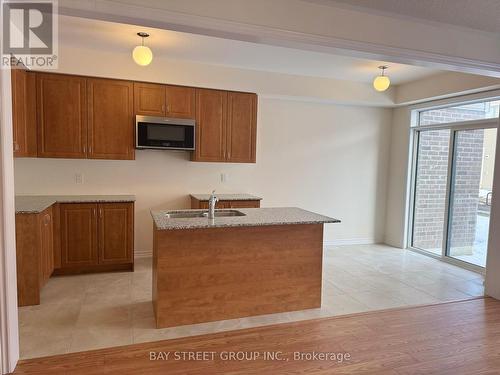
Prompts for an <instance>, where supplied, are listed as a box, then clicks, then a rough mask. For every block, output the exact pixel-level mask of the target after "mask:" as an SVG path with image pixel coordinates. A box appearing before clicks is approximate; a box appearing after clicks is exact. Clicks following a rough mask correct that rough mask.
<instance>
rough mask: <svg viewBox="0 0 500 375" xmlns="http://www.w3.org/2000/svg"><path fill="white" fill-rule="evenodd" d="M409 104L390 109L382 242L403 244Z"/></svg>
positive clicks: (408, 161)
mask: <svg viewBox="0 0 500 375" xmlns="http://www.w3.org/2000/svg"><path fill="white" fill-rule="evenodd" d="M410 116H411V114H410V110H409V108H408V107H402V108H395V109H394V110H393V111H392V129H391V145H390V156H389V157H390V162H389V177H388V181H387V214H386V223H385V237H384V242H385V243H387V244H388V245H392V246H396V247H401V248H404V247H406V245H405V244H406V232H405V228H406V221H407V215H406V208H407V199H408V191H407V187H408V180H409V176H408V170H409V165H410V164H409V163H410V160H409V159H410V158H409V154H410V153H409V149H410V120H411V117H410Z"/></svg>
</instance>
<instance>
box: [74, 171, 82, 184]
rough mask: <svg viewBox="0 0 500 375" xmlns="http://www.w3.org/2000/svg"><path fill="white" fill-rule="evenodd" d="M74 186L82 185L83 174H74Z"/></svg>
mask: <svg viewBox="0 0 500 375" xmlns="http://www.w3.org/2000/svg"><path fill="white" fill-rule="evenodd" d="M75 184H78V185H81V184H83V174H82V173H75Z"/></svg>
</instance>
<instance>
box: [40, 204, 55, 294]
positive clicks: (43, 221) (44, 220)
mask: <svg viewBox="0 0 500 375" xmlns="http://www.w3.org/2000/svg"><path fill="white" fill-rule="evenodd" d="M52 224H53V220H52V208H51V207H49V208H47V209H46V210H45V211H43V212H42V213H41V218H40V227H41V230H40V233H41V247H40V248H41V251H40V252H41V257H40V268H41V270H40V275H41V280H40V285H44V284H45V283H46V282H47V280H48V279H49V277H50V276H51V275H52V272H54V247H53V239H54V236H53V228H52Z"/></svg>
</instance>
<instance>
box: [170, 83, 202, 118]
mask: <svg viewBox="0 0 500 375" xmlns="http://www.w3.org/2000/svg"><path fill="white" fill-rule="evenodd" d="M165 99H166V107H165V109H166V113H165V114H166V116H167V117H175V118H193V119H194V118H195V115H196V112H195V89H194V88H192V87H183V86H171V85H166V86H165Z"/></svg>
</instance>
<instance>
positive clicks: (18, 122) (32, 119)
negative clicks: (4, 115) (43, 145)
mask: <svg viewBox="0 0 500 375" xmlns="http://www.w3.org/2000/svg"><path fill="white" fill-rule="evenodd" d="M11 84H12V135H13V143H14V156H15V157H36V149H37V145H36V80H35V74H33V73H28V72H27V71H26V70H24V69H12V74H11Z"/></svg>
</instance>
